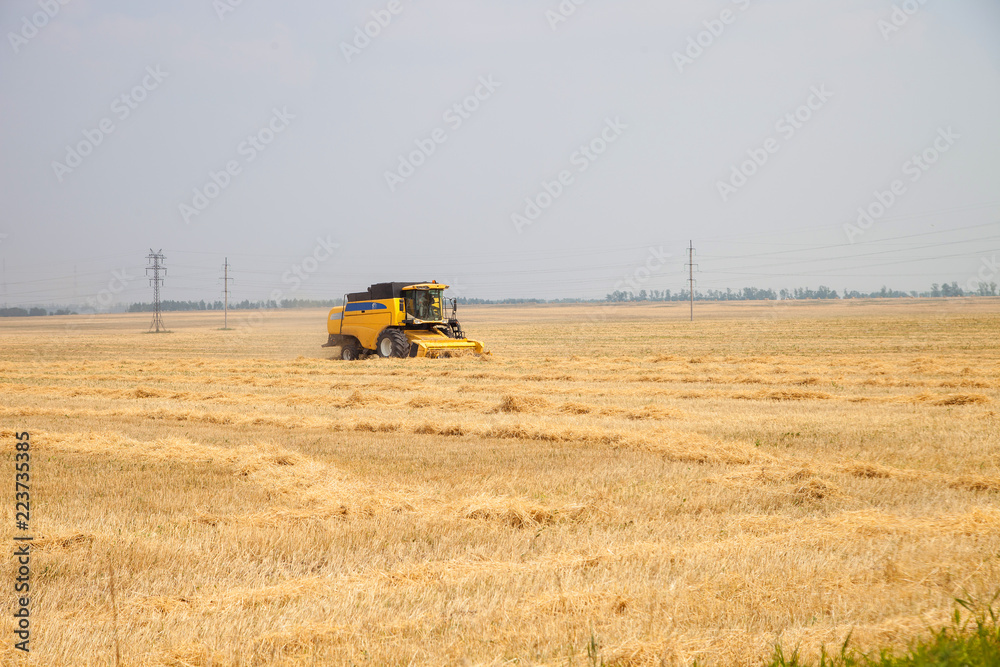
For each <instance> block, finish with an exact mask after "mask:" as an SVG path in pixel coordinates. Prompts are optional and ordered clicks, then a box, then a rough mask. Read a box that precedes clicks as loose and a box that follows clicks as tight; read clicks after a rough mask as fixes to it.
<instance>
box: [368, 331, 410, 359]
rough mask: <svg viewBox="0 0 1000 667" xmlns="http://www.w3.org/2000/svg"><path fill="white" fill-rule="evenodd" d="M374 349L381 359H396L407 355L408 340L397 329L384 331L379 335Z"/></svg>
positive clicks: (408, 349)
mask: <svg viewBox="0 0 1000 667" xmlns="http://www.w3.org/2000/svg"><path fill="white" fill-rule="evenodd" d="M375 349H376V350H377V351H378V356H380V357H382V358H387V357H396V358H397V359H398V358H401V357H405V356H408V355H409V352H410V340H409V339H408V338H407V337H406V334H404V333H403V332H402V331H400V330H399V329H386V330H385V331H383V332H382V333H381V334H379V337H378V343H377V344H376V345H375Z"/></svg>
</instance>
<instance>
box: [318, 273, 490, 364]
mask: <svg viewBox="0 0 1000 667" xmlns="http://www.w3.org/2000/svg"><path fill="white" fill-rule="evenodd" d="M446 289H448V286H447V285H439V284H438V283H437V282H429V283H378V284H377V285H372V286H371V287H369V288H368V291H366V292H358V293H356V294H346V295H344V305H343V306H341V307H339V308H334V309H333V310H331V311H330V315H329V317H328V318H327V320H326V329H327V332H328V333H329V334H330V338H329V340H327V342H326V345H324V346H323V347H339V348H340V356H341V358H342V359H344V360H345V361H353V360H354V359H360V358H362V357H366V356H368V355H369V354H371V353H373V352H374V353H376V354H378V355H379V356H380V357H426V356H431V357H436V356H439V355H443V354H446V353H448V352H455V351H457V350H472V351H473V352H475V353H477V354H487V352H486V351H485V349H484V348H483V344H482V343H480V342H478V341H474V340H468V339H467V338H466V337H465V333H464V332H463V331H462V326H461V325H460V324H459V323H458V319H457V318H456V316H457V312H458V302H457V301H456V300H455V299H452V301H451V308H452V310H451V318H449V319H446V318H445V306H444V304H445V300H444V291H445V290H446Z"/></svg>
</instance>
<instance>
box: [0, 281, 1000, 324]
mask: <svg viewBox="0 0 1000 667" xmlns="http://www.w3.org/2000/svg"><path fill="white" fill-rule="evenodd" d="M690 296H691V295H690V292H688V291H687V290H679V291H677V292H672V291H671V290H639V291H638V292H628V291H621V290H615V291H614V292H611V293H610V294H607V295H606V296H605V297H604V299H477V298H470V297H458V303H460V304H463V305H523V304H545V303H601V302H611V303H632V302H637V301H638V302H642V301H648V302H664V301H688V300H689V299H690ZM952 296H1000V290H998V288H997V284H996V283H994V282H990V283H985V282H980V283H979V284H978V287H977V289H976V290H975V291H972V290H965V289H962V288H961V287H959V285H958V283H957V282H954V281H952V282H951V283H950V284H949V283H940V284H939V283H934V284H933V285H931V289H930V291H928V292H916V291H910V292H901V291H899V290H894V289H889V288H888V287H883V288H882V289H881V290H879V291H877V292H859V291H857V290H847V289H845V290H844V291H843V293H842V294H838V293H837V290H834V289H830V288H829V287H826V286H825V285H820V286H819V287H818V288H816V289H810V288H803V287H797V288H795V289H791V290H788V289H782V290H778V291H777V292H775V291H774V290H772V289H760V288H757V287H744V288H743V289H738V290H733V289H729V288H726V289H725V290H706V291H704V292H701V291H698V290H695V293H694V298H695V301H775V300H778V299H782V300H785V299H788V300H796V299H912V298H916V297H924V298H936V297H952ZM341 304H342V300H341V299H286V300H284V301H280V302H278V301H250V300H249V299H244V300H243V301H240V302H238V303H237V302H234V303H231V304H229V309H230V310H262V309H265V308H283V309H287V308H332V307H334V306H339V305H341ZM160 308H161V309H162V310H165V311H180V310H222V309H223V308H224V304H223V302H222V301H205V300H201V301H170V300H167V301H161V302H160ZM152 311H153V304H151V303H133V304H131V305H130V306H129V307H128V309H127V312H129V313H149V312H152ZM76 314H77V313H76V312H75V311H72V310H70V309H68V308H59V309H54V308H48V309H46V308H39V307H31V308H0V317H40V316H45V315H76Z"/></svg>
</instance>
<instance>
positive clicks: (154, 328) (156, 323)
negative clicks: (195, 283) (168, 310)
mask: <svg viewBox="0 0 1000 667" xmlns="http://www.w3.org/2000/svg"><path fill="white" fill-rule="evenodd" d="M146 259H148V260H149V261H150V263H151V264H152V266H147V267H146V275H149V272H150V271H152V272H153V277H152V278H150V279H149V284H150V285H152V286H153V322H152V324H150V325H149V330H150V331H151V332H153V333H166V331H167V328H166V327H165V326H163V318H162V316H161V315H160V285H162V284H163V278H161V277H160V271H163V275H167V267H165V266H163V261H164V260H165V259H166V258H165V257H164V256H163V250H160V251H159V252H153V249H152V248H150V249H149V254H148V255H147V256H146Z"/></svg>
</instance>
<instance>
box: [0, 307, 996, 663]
mask: <svg viewBox="0 0 1000 667" xmlns="http://www.w3.org/2000/svg"><path fill="white" fill-rule="evenodd" d="M460 315H461V316H462V320H463V325H464V326H465V329H466V330H467V331H468V333H469V334H470V336H471V337H475V338H477V339H479V340H482V341H484V342H485V343H486V344H487V346H488V347H489V348H490V349H491V350H492V351H493V355H492V356H491V357H486V358H478V357H468V356H466V357H459V358H451V359H406V360H381V359H377V358H376V359H368V360H364V361H358V362H342V361H340V360H339V359H337V358H335V357H336V354H335V353H336V350H330V349H322V348H320V345H321V344H322V343H323V342H324V341H325V339H326V333H325V329H324V327H325V316H324V311H321V310H309V311H287V312H268V313H263V314H249V315H248V314H247V313H237V314H233V315H231V317H230V326H231V327H233V330H231V331H221V330H219V327H220V326H221V318H220V317H219V315H218V314H216V313H166V314H165V321H166V324H167V325H168V327H170V329H171V333H168V334H162V335H150V334H147V333H145V330H146V328H147V327H148V320H149V318H148V316H147V315H117V316H114V315H105V316H97V317H90V318H87V317H85V316H76V317H65V318H64V317H46V318H24V319H12V318H8V319H7V320H6V321H4V320H0V344H2V346H0V382H2V392H0V395H2V401H0V416H2V419H0V438H2V439H3V442H4V457H3V459H4V460H3V465H4V466H5V471H4V473H3V474H4V479H7V480H12V479H13V464H14V461H13V449H14V447H13V442H14V434H15V433H16V432H19V431H29V432H30V434H31V442H32V448H33V449H32V452H33V453H32V508H31V509H32V514H31V528H32V532H33V535H34V537H35V542H34V545H33V559H32V565H31V567H32V587H33V597H32V607H31V613H32V639H31V641H32V651H31V653H30V655H29V656H24V655H22V654H21V652H19V651H15V650H14V649H13V647H12V646H11V644H12V642H11V641H9V640H8V639H5V641H4V643H3V645H2V648H0V660H2V661H3V663H4V664H33V665H111V664H115V661H116V657H115V656H116V646H117V651H118V652H119V655H120V663H121V664H123V665H177V666H185V665H198V666H203V665H205V666H207V665H324V664H357V665H361V664H370V665H503V664H529V665H584V664H592V662H595V661H596V662H598V663H599V661H600V660H603V661H605V663H606V664H611V665H660V664H667V665H674V664H678V665H690V664H692V663H693V662H695V661H697V662H698V664H701V665H756V664H760V663H761V662H763V661H764V660H766V659H768V658H769V657H770V655H771V653H772V651H773V648H774V646H775V644H777V643H780V644H781V645H782V646H784V647H790V648H793V647H796V646H798V647H800V650H801V653H802V654H803V655H805V656H807V657H810V656H811V657H815V656H817V655H818V654H819V650H820V647H821V646H824V645H825V646H827V647H838V646H839V644H840V643H841V642H842V641H843V640H844V639H845V637H847V635H848V633H851V642H852V645H854V646H858V647H861V648H871V647H881V646H904V645H905V644H906V643H907V641H909V640H911V639H913V638H914V637H916V636H918V635H920V634H921V633H924V632H926V631H927V630H928V628H933V627H936V626H938V625H940V624H942V623H945V622H947V620H948V618H949V617H950V615H951V613H952V610H953V608H954V604H953V600H954V598H955V597H956V596H972V597H977V598H980V599H982V598H989V597H991V596H992V594H993V593H995V592H996V591H997V589H998V588H1000V506H998V500H1000V453H998V452H1000V447H998V445H1000V428H998V425H1000V421H998V417H997V410H998V405H1000V345H998V340H1000V335H998V334H1000V300H996V299H974V300H961V299H958V300H940V299H936V300H926V301H923V300H897V301H894V302H884V303H877V302H863V301H858V302H835V303H821V304H816V303H805V302H803V303H791V304H788V303H781V302H778V303H766V304H765V303H757V304H754V303H726V304H713V305H702V304H699V305H698V313H697V316H698V319H697V320H696V321H695V322H694V323H691V322H689V321H687V316H688V314H687V306H686V304H666V305H664V304H656V305H644V306H638V305H623V306H600V305H594V306H533V307H528V306H525V307H479V308H471V307H470V308H468V309H466V310H465V311H464V312H460ZM6 485H7V486H6V487H5V488H10V489H12V486H13V485H12V482H10V481H8V482H7V483H6ZM6 497H7V499H6V500H5V501H4V503H3V512H4V514H3V533H4V535H5V539H6V542H7V543H8V544H11V543H12V542H11V540H10V537H11V536H12V535H13V532H14V530H13V526H14V516H13V514H14V508H13V504H14V503H13V493H8V494H6ZM4 567H6V568H7V572H8V573H9V574H10V575H12V573H13V572H14V569H15V565H14V563H13V561H12V560H10V558H8V559H6V561H5V564H4ZM112 577H113V581H114V591H115V593H114V595H112V587H111V584H112ZM12 589H13V586H12V585H7V586H5V588H4V590H6V591H8V598H5V599H11V598H12V597H13V592H12ZM5 604H7V603H6V602H5ZM12 631H13V625H12V619H11V617H10V615H9V614H4V615H3V621H2V623H0V634H2V636H3V637H5V638H10V637H11V636H12Z"/></svg>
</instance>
